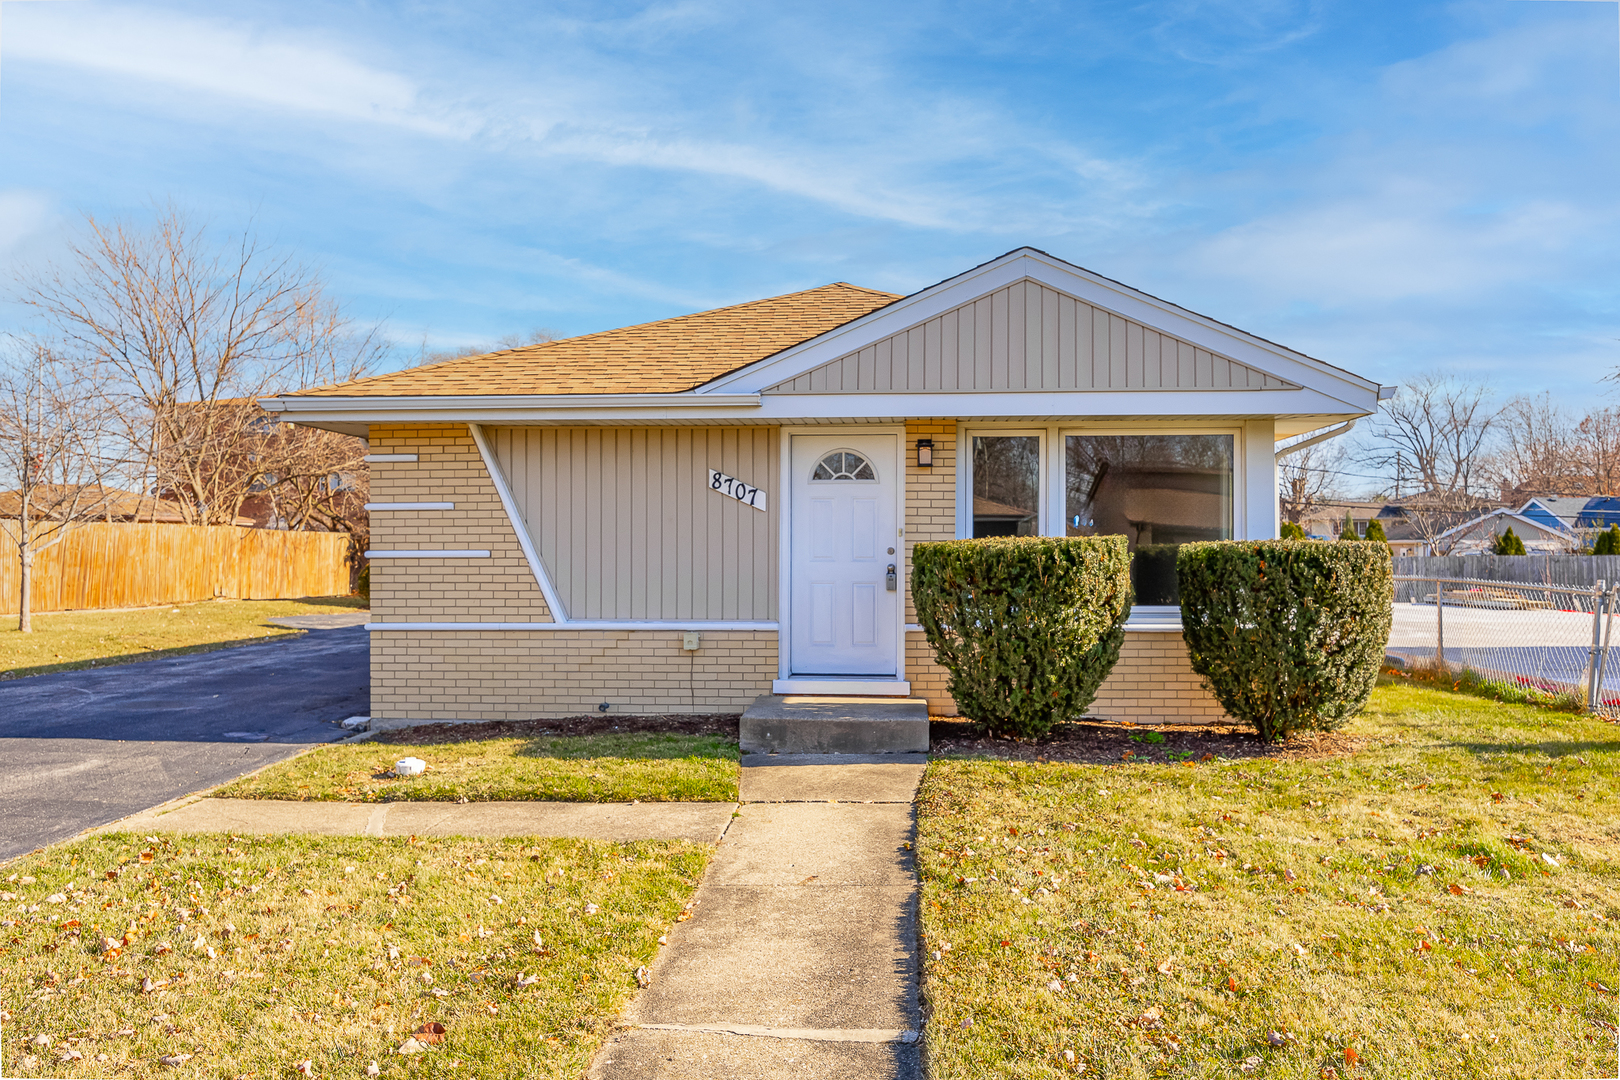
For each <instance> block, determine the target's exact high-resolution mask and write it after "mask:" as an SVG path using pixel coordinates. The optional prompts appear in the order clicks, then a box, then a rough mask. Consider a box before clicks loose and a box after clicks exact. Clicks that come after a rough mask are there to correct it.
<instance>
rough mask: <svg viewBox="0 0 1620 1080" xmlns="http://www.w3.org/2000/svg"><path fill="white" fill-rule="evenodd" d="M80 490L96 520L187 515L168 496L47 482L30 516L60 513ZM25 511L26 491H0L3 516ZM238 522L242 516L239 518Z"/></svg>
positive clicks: (166, 520) (171, 519)
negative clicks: (54, 508) (58, 508)
mask: <svg viewBox="0 0 1620 1080" xmlns="http://www.w3.org/2000/svg"><path fill="white" fill-rule="evenodd" d="M75 493H77V494H78V500H77V504H76V505H77V506H78V507H81V508H82V507H94V508H95V513H94V515H93V517H91V518H90V519H89V520H94V521H140V522H156V523H158V524H180V523H183V522H184V521H185V516H184V515H183V514H181V513H180V511H179V509H178V508H176V507H175V505H174V504H173V503H171V502H169V501H168V500H167V499H154V498H153V497H152V496H150V495H142V494H139V493H138V492H134V491H123V490H121V489H119V488H111V487H102V486H101V485H100V484H87V485H85V486H84V487H83V488H82V489H80V488H74V487H69V486H65V485H58V484H43V485H40V487H39V488H36V489H35V494H34V497H33V499H32V500H31V506H30V508H29V520H34V519H36V518H42V519H48V518H52V517H56V516H60V515H59V513H53V512H52V510H51V507H52V506H54V505H58V504H66V503H68V502H70V501H72V500H73V498H74V495H75ZM21 513H22V495H21V493H20V492H18V491H16V490H12V491H0V518H14V517H17V516H19V515H20V514H21ZM238 523H241V522H240V519H238Z"/></svg>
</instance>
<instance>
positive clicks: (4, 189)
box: [0, 0, 1620, 407]
mask: <svg viewBox="0 0 1620 1080" xmlns="http://www.w3.org/2000/svg"><path fill="white" fill-rule="evenodd" d="M3 18H4V23H3V39H0V61H3V68H0V260H3V261H4V263H5V264H6V266H7V267H17V266H24V265H33V264H37V263H39V262H40V261H42V260H48V259H50V258H52V257H54V256H55V255H56V253H57V252H58V251H59V250H60V245H61V243H62V242H63V239H64V238H65V237H66V236H68V235H70V234H71V233H72V231H73V230H74V229H75V228H76V227H77V224H78V215H79V214H81V213H82V212H84V211H90V212H93V213H95V214H97V215H136V216H140V215H143V214H146V213H148V212H149V210H150V207H151V206H152V204H153V203H154V202H161V201H168V200H172V201H173V202H174V203H176V204H177V205H179V206H181V207H184V208H187V209H189V210H191V211H194V212H195V213H196V214H198V215H199V216H201V217H203V218H205V219H207V220H209V221H211V222H213V223H214V224H215V226H217V227H219V228H221V229H226V230H229V229H235V228H240V227H242V226H243V225H244V224H245V223H246V222H247V221H248V220H249V219H250V218H251V219H252V221H253V222H254V223H255V225H256V227H257V229H258V230H259V231H260V232H261V233H262V234H263V235H265V236H266V237H268V238H271V239H273V240H274V241H276V242H277V243H279V244H280V245H282V246H284V247H286V248H288V249H291V250H293V251H295V252H297V253H298V254H300V255H301V256H302V257H304V258H306V259H308V260H309V261H311V262H314V263H316V264H318V265H320V266H322V267H324V268H325V271H326V273H327V276H328V278H329V280H330V281H331V283H332V285H333V287H334V289H335V291H336V292H337V294H338V295H339V296H341V297H342V298H344V299H345V300H346V301H347V303H348V304H349V306H350V308H351V310H352V311H353V312H354V313H355V314H356V315H358V316H359V317H361V318H363V319H367V320H380V321H384V322H386V325H387V330H388V333H389V334H390V336H391V337H392V338H393V340H395V341H396V342H398V343H400V349H401V352H402V354H403V353H404V352H410V351H414V350H415V349H416V348H418V347H419V346H420V345H421V344H422V343H424V342H425V343H426V344H427V345H428V347H429V348H443V347H450V346H456V345H462V344H473V343H479V342H486V341H490V340H493V339H495V338H497V337H500V336H502V335H505V334H509V333H522V332H525V331H528V330H529V329H531V328H535V327H545V328H549V329H551V330H553V331H555V332H557V333H559V334H564V335H568V334H576V333H584V332H588V331H592V330H599V329H604V328H608V327H613V326H621V325H625V324H629V323H634V322H641V321H646V320H649V319H656V318H661V317H665V316H669V315H675V314H680V313H684V312H688V311H693V310H698V309H702V308H708V307H715V306H719V305H722V304H728V303H735V302H738V301H742V300H748V299H754V298H757V297H761V296H768V295H774V294H777V293H782V292H788V291H792V290H795V289H801V288H807V287H811V286H814V285H819V284H823V283H826V282H828V281H834V280H847V281H852V282H855V283H857V284H861V285H867V286H872V287H876V288H882V289H888V290H893V291H896V292H910V291H913V290H916V289H918V288H920V287H922V286H925V285H928V284H930V283H932V282H934V281H937V280H940V279H941V278H944V277H948V276H950V275H952V274H954V273H957V272H959V271H961V270H963V269H966V268H967V267H970V266H972V265H975V264H977V263H979V262H982V261H984V260H985V259H988V258H992V257H994V256H995V255H998V254H1000V253H1002V252H1004V251H1007V250H1009V249H1011V248H1015V247H1018V246H1021V245H1023V244H1030V245H1033V246H1036V247H1040V248H1043V249H1045V250H1047V251H1050V252H1052V253H1053V254H1055V255H1058V256H1060V257H1062V258H1066V259H1069V260H1071V261H1073V262H1076V263H1079V264H1081V265H1083V266H1086V267H1089V268H1091V269H1093V270H1096V271H1098V272H1100V273H1103V274H1107V275H1109V276H1110V277H1114V278H1118V279H1120V280H1122V281H1124V282H1127V283H1129V284H1131V285H1135V286H1137V287H1139V288H1142V289H1145V290H1147V291H1149V292H1152V293H1154V294H1156V295H1159V296H1163V297H1165V298H1166V299H1169V300H1173V301H1175V302H1177V303H1180V304H1183V305H1185V306H1187V307H1190V308H1193V309H1195V310H1198V311H1202V312H1205V313H1207V314H1209V315H1212V316H1214V317H1216V318H1219V319H1222V320H1224V321H1227V322H1230V323H1234V324H1236V325H1238V326H1241V327H1243V328H1245V329H1248V330H1251V331H1253V332H1255V333H1258V334H1261V335H1263V336H1266V337H1269V338H1272V339H1274V340H1277V341H1280V342H1283V343H1285V344H1288V345H1291V346H1294V347H1296V348H1299V349H1302V350H1304V351H1306V352H1309V353H1311V354H1313V355H1316V356H1320V357H1322V358H1324V359H1327V360H1330V361H1332V362H1334V363H1338V364H1341V365H1343V366H1345V367H1349V368H1351V369H1352V370H1355V371H1357V372H1360V373H1362V374H1364V375H1367V376H1368V377H1371V378H1376V379H1379V380H1381V381H1383V382H1385V383H1400V382H1401V381H1402V380H1403V378H1410V377H1411V375H1412V374H1413V373H1415V372H1418V371H1422V370H1426V369H1435V368H1438V369H1444V370H1451V371H1457V372H1461V373H1464V374H1467V375H1472V376H1480V377H1488V378H1490V379H1491V380H1493V382H1494V383H1495V385H1496V386H1497V387H1498V389H1499V390H1500V391H1501V392H1502V393H1503V394H1504V395H1505V394H1509V393H1515V392H1525V391H1536V390H1541V389H1550V390H1552V391H1553V392H1554V393H1555V394H1556V395H1557V396H1558V397H1559V398H1560V399H1561V400H1563V401H1565V402H1567V403H1568V404H1570V405H1572V406H1576V407H1584V406H1586V405H1588V404H1591V403H1593V402H1601V403H1612V402H1613V400H1614V398H1613V397H1612V396H1603V395H1606V394H1608V390H1607V384H1599V382H1598V380H1599V378H1600V377H1601V376H1602V375H1604V374H1606V373H1607V372H1608V371H1610V370H1611V369H1613V368H1614V367H1615V366H1616V365H1620V302H1617V299H1616V294H1615V288H1614V287H1615V284H1616V279H1617V275H1616V271H1617V269H1620V201H1617V199H1616V183H1615V181H1616V176H1617V169H1616V164H1617V157H1620V138H1617V136H1620V108H1617V105H1620V100H1617V99H1620V72H1617V64H1620V61H1617V12H1616V5H1615V4H1613V3H1582V2H1573V0H1551V2H1549V0H1488V2H1487V0H1479V2H1473V0H1470V2H1459V3H1425V2H1422V0H1396V2H1383V0H1218V2H1199V0H1143V2H1118V3H1074V2H1071V3H1045V2H1026V3H1001V4H985V3H968V2H959V3H948V2H939V3H906V2H900V0H890V2H887V3H882V4H874V3H871V2H870V0H866V2H861V3H843V2H840V0H823V2H820V3H815V4H797V3H796V4H772V3H761V2H759V0H752V2H747V3H743V2H736V3H732V2H707V0H690V2H683V0H676V2H672V3H654V4H645V3H643V4H633V3H611V2H597V3H566V2H564V3H546V2H529V3H521V4H517V3H510V4H508V3H493V2H489V3H462V4H459V5H454V6H452V5H427V4H414V3H399V4H394V3H383V2H356V3H347V4H345V3H333V4H320V3H305V4H297V5H294V4H286V3H273V4H272V3H255V2H242V3H230V4H219V3H217V2H216V3H208V4H203V3H195V4H191V3H144V4H143V3H108V2H102V0H26V2H25V0H6V2H5V3H4V11H3ZM5 318H15V309H14V308H7V309H0V321H3V320H4V319H5Z"/></svg>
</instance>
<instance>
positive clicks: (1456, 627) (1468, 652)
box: [1386, 575, 1620, 716]
mask: <svg viewBox="0 0 1620 1080" xmlns="http://www.w3.org/2000/svg"><path fill="white" fill-rule="evenodd" d="M1617 592H1620V583H1617V584H1616V585H1612V586H1611V585H1608V584H1606V583H1605V582H1603V581H1599V582H1597V583H1596V585H1546V584H1536V583H1530V582H1517V581H1482V580H1477V579H1470V578H1442V577H1410V576H1404V575H1397V576H1396V578H1395V620H1394V625H1393V626H1392V627H1391V629H1390V639H1389V647H1388V649H1387V650H1386V653H1387V657H1388V659H1389V662H1390V663H1392V664H1395V665H1397V666H1400V667H1404V668H1410V669H1428V670H1431V671H1433V670H1444V671H1445V672H1447V673H1448V674H1449V675H1450V676H1452V677H1469V678H1474V679H1478V680H1480V681H1482V682H1485V683H1496V684H1500V685H1502V686H1505V687H1511V688H1514V689H1517V690H1520V691H1523V692H1527V693H1531V694H1546V695H1548V696H1551V697H1560V698H1565V699H1568V700H1570V701H1571V702H1572V703H1574V704H1577V705H1580V706H1582V707H1584V708H1586V709H1588V710H1590V711H1592V712H1600V713H1603V714H1605V715H1608V716H1620V656H1617V657H1615V658H1614V662H1612V663H1611V662H1610V656H1609V650H1610V641H1611V637H1612V632H1611V624H1612V623H1613V622H1614V619H1615V616H1616V615H1617V614H1620V611H1617V602H1620V596H1617V595H1616V594H1617Z"/></svg>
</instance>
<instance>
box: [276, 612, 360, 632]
mask: <svg viewBox="0 0 1620 1080" xmlns="http://www.w3.org/2000/svg"><path fill="white" fill-rule="evenodd" d="M264 621H265V622H267V623H269V624H270V625H272V626H285V627H288V628H289V629H292V630H341V629H342V628H343V627H345V626H364V625H366V624H367V623H368V622H370V621H371V612H369V611H338V612H333V613H332V614H330V615H277V616H276V617H275V618H273V619H266V620H264Z"/></svg>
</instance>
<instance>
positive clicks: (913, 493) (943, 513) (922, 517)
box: [905, 420, 956, 670]
mask: <svg viewBox="0 0 1620 1080" xmlns="http://www.w3.org/2000/svg"><path fill="white" fill-rule="evenodd" d="M918 439H933V440H934V464H933V467H932V468H928V469H923V468H919V467H918V466H917V440H918ZM954 539H956V421H955V420H908V421H906V544H905V548H906V566H905V570H906V577H905V580H906V622H908V623H913V624H914V623H916V621H917V609H916V607H915V606H914V605H913V604H912V602H911V549H912V548H913V547H914V546H915V545H917V544H919V543H922V542H924V541H928V540H954ZM907 650H908V652H909V650H910V645H909V643H908V645H907ZM906 659H907V664H906V666H907V669H908V670H909V668H910V666H911V665H910V657H909V656H907V658H906Z"/></svg>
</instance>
